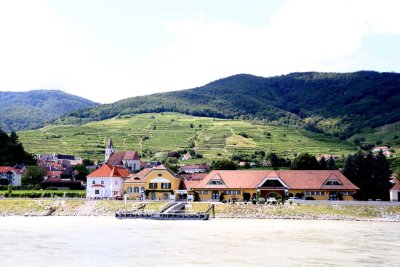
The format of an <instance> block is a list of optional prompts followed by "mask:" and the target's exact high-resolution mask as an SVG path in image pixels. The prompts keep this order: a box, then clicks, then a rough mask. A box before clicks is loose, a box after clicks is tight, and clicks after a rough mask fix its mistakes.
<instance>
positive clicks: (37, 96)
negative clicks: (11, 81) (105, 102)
mask: <svg viewBox="0 0 400 267" xmlns="http://www.w3.org/2000/svg"><path fill="white" fill-rule="evenodd" d="M0 103H1V105H0V128H1V129H3V130H4V131H6V132H11V131H17V130H21V129H31V128H39V127H41V126H43V124H44V122H46V121H49V120H52V119H54V118H57V117H58V116H61V115H65V114H68V113H70V112H72V111H74V110H78V109H83V108H89V107H93V106H94V105H95V103H94V102H92V101H89V100H87V99H84V98H81V97H78V96H74V95H70V94H67V93H64V92H62V91H58V90H34V91H28V92H0Z"/></svg>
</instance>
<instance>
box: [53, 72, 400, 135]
mask: <svg viewBox="0 0 400 267" xmlns="http://www.w3.org/2000/svg"><path fill="white" fill-rule="evenodd" d="M399 103H400V74H397V73H378V72H373V71H360V72H355V73H317V72H307V73H292V74H288V75H282V76H276V77H270V78H263V77H257V76H253V75H247V74H239V75H234V76H231V77H228V78H224V79H220V80H217V81H214V82H211V83H209V84H207V85H205V86H202V87H198V88H194V89H189V90H181V91H175V92H167V93H159V94H153V95H148V96H141V97H133V98H128V99H124V100H121V101H118V102H115V103H113V104H107V105H100V106H96V107H93V108H90V109H86V110H83V111H79V112H72V113H71V114H70V117H69V118H64V119H63V120H64V122H79V121H80V122H86V121H93V120H103V119H107V118H112V117H116V116H123V115H131V114H139V113H147V112H165V111H173V112H180V113H184V114H189V115H195V116H207V117H216V118H237V119H256V120H260V121H264V122H268V123H272V124H279V125H292V126H297V127H303V128H305V129H307V130H310V131H314V132H323V133H326V134H331V135H334V136H338V137H340V138H342V139H345V138H347V137H349V136H351V135H353V134H355V133H358V132H360V131H362V130H365V129H371V128H375V127H378V126H382V125H386V124H389V123H393V122H397V121H400V105H399ZM59 122H62V120H59Z"/></svg>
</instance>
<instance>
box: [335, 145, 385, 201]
mask: <svg viewBox="0 0 400 267" xmlns="http://www.w3.org/2000/svg"><path fill="white" fill-rule="evenodd" d="M343 174H344V175H345V176H346V177H347V178H348V179H349V180H350V181H351V182H352V183H354V184H355V185H356V186H358V187H359V188H360V190H359V191H358V192H357V195H356V196H355V197H356V198H357V199H361V200H368V199H382V200H388V199H389V189H390V187H391V186H392V185H391V184H390V181H389V179H390V176H391V174H392V171H391V169H390V164H389V162H388V160H387V159H386V157H385V155H383V153H382V152H379V153H378V154H377V155H373V154H372V153H371V152H369V153H367V154H364V153H363V152H361V151H359V152H357V153H356V154H354V155H349V156H348V157H347V159H346V163H345V165H344V168H343Z"/></svg>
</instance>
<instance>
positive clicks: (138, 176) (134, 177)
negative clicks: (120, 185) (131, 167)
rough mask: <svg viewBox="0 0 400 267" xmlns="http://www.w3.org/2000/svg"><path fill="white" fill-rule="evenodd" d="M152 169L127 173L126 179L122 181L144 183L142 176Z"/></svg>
mask: <svg viewBox="0 0 400 267" xmlns="http://www.w3.org/2000/svg"><path fill="white" fill-rule="evenodd" d="M152 170H153V169H152V168H146V169H143V170H141V171H140V172H138V173H132V174H131V175H129V177H128V179H126V180H125V181H124V182H125V183H144V182H145V181H144V177H145V176H146V175H147V174H149V173H150V172H151V171H152Z"/></svg>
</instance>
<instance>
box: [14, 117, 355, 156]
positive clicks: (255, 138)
mask: <svg viewBox="0 0 400 267" xmlns="http://www.w3.org/2000/svg"><path fill="white" fill-rule="evenodd" d="M18 135H19V137H20V140H21V142H22V143H23V144H24V147H25V148H26V150H27V151H29V152H32V153H53V152H56V153H67V154H74V155H79V156H81V157H84V158H90V159H95V160H96V159H100V160H102V159H103V157H104V147H105V144H106V141H107V140H108V138H110V137H111V138H112V139H113V143H114V145H115V147H116V149H117V151H118V150H126V149H136V150H138V151H139V152H140V153H142V152H143V151H145V152H146V154H147V155H153V154H154V156H159V157H163V155H162V153H159V152H168V151H176V150H178V149H188V148H191V147H193V149H194V150H195V151H196V152H197V153H200V154H202V155H203V156H204V158H203V159H199V160H198V161H199V162H200V161H208V162H210V161H211V160H213V159H218V158H227V157H229V156H231V155H232V154H233V153H238V152H240V153H253V152H254V151H255V150H257V149H263V150H265V152H267V153H268V152H276V153H277V154H279V155H281V156H284V157H290V158H293V157H294V156H295V154H296V153H301V152H309V153H312V154H315V155H317V154H319V153H323V154H335V155H338V156H342V155H348V154H349V153H353V152H354V151H355V146H354V145H352V144H351V143H347V142H344V141H340V140H339V139H337V138H334V137H330V136H325V135H322V134H316V133H311V132H308V131H305V130H302V129H295V128H292V127H283V126H274V125H268V124H265V123H255V122H252V121H239V120H226V119H213V118H206V117H193V116H188V115H182V114H179V113H152V114H141V115H136V116H123V117H119V118H113V119H108V120H103V121H98V122H90V123H87V124H84V125H60V126H56V125H50V126H46V127H44V128H42V129H39V130H31V131H21V132H18ZM244 136H247V138H246V137H244ZM164 156H165V155H164ZM151 157H152V156H148V157H147V158H151Z"/></svg>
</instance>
